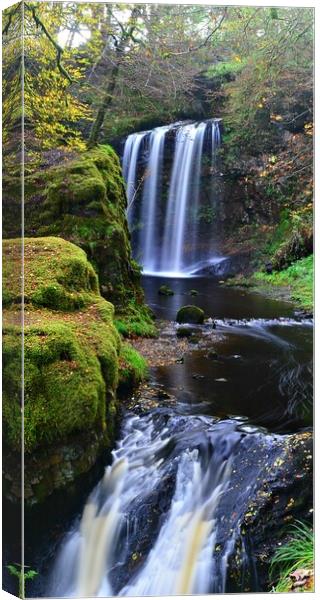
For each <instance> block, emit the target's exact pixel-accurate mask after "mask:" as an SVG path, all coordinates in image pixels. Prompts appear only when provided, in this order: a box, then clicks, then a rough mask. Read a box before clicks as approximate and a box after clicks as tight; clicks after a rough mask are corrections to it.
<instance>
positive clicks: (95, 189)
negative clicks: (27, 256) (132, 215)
mask: <svg viewBox="0 0 320 600" xmlns="http://www.w3.org/2000/svg"><path fill="white" fill-rule="evenodd" d="M17 183H19V179H18V178H17V177H10V176H8V177H6V178H5V193H4V214H5V219H4V228H3V235H4V237H5V238H14V237H19V236H20V234H21V231H20V221H19V219H17V217H16V215H17V211H19V207H20V202H21V199H20V191H19V186H18V185H17ZM126 205H127V199H126V194H125V188H124V181H123V178H122V172H121V165H120V161H119V158H118V156H117V154H116V153H115V152H114V150H113V149H112V148H111V147H110V146H103V145H101V146H98V147H97V148H94V149H92V150H90V151H87V152H83V153H82V154H79V155H78V156H77V157H76V158H73V159H72V160H67V161H64V162H63V164H61V165H59V166H54V167H51V168H47V169H44V170H41V171H38V172H36V173H33V174H30V175H27V176H26V178H25V235H26V236H28V237H33V238H34V237H44V236H58V237H61V238H63V239H66V240H68V241H71V242H73V243H74V244H76V245H77V246H79V247H80V248H82V249H83V250H85V252H86V254H87V256H88V258H89V261H90V262H91V264H92V265H93V267H94V269H95V270H96V271H97V273H98V276H99V281H100V285H101V290H102V293H103V296H104V297H105V298H106V299H107V300H109V301H110V302H112V303H113V304H114V305H115V306H116V308H118V307H119V308H121V309H123V308H124V307H125V306H126V304H127V303H128V302H130V301H131V300H135V301H136V302H137V303H138V304H143V302H144V295H143V291H142V288H141V285H140V276H141V269H140V267H139V265H137V263H136V262H135V261H134V260H133V259H132V255H131V247H130V234H129V230H128V224H127V217H126ZM59 291H61V290H58V295H59ZM47 293H48V295H49V302H51V301H53V303H55V302H56V299H55V296H56V290H52V289H49V290H48V291H47ZM41 302H42V298H41Z"/></svg>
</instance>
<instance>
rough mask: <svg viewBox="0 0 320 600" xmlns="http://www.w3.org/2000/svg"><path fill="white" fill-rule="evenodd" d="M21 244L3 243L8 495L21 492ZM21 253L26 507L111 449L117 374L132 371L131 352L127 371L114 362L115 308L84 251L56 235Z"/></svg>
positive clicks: (28, 242) (118, 349)
mask: <svg viewBox="0 0 320 600" xmlns="http://www.w3.org/2000/svg"><path fill="white" fill-rule="evenodd" d="M20 248H21V240H19V239H16V240H5V241H4V284H5V290H6V293H5V295H4V318H3V324H4V338H3V339H4V348H3V352H4V359H3V380H4V398H3V419H4V423H3V433H4V445H5V461H4V466H5V475H4V481H5V485H4V491H5V495H6V497H8V498H9V499H11V500H17V499H18V498H19V495H20V493H21V490H20V489H19V482H18V481H17V479H19V472H18V471H19V469H17V468H16V465H17V464H18V463H19V460H20V454H19V453H20V450H21V411H20V402H21V373H20V369H21V322H20V319H21V312H20V310H19V302H20V297H21V289H20V285H21V284H20V277H19V275H20V272H19V269H20V260H19V258H20V252H21V250H20ZM24 257H25V281H24V295H25V298H24V299H25V310H24V322H25V327H24V452H25V490H24V491H25V498H26V502H27V504H31V505H32V504H35V503H37V502H40V501H42V500H44V499H45V498H46V497H47V496H49V495H50V494H51V493H52V492H53V491H54V490H56V489H59V488H63V487H64V486H66V485H67V484H68V483H70V482H72V481H73V480H74V479H76V478H77V477H78V476H79V475H81V474H83V473H85V472H87V471H88V470H89V469H90V468H91V467H92V466H93V464H94V463H95V461H96V460H97V457H98V456H99V454H101V452H102V450H103V449H105V448H108V447H110V446H111V443H112V442H113V436H114V423H115V413H116V391H117V386H118V381H119V372H120V371H121V377H122V380H126V378H130V377H133V375H136V373H135V372H134V371H133V369H132V365H131V364H130V358H131V357H130V354H129V356H128V350H127V353H126V362H125V363H124V366H125V369H126V371H124V367H122V366H121V365H120V355H121V353H122V346H121V340H120V336H119V334H118V332H117V331H116V329H115V326H114V323H113V315H114V307H113V305H112V304H110V303H109V302H107V301H106V300H105V299H104V298H102V296H101V295H100V292H99V284H98V277H97V275H96V273H95V271H94V269H93V266H92V264H91V263H90V262H89V261H88V259H87V257H86V254H85V252H84V251H83V250H81V249H80V248H78V247H77V246H75V245H73V244H71V243H70V242H67V241H65V240H62V239H61V238H54V237H46V238H25V244H24ZM133 352H134V351H133ZM135 355H137V353H135ZM140 358H141V357H140ZM134 359H135V360H136V362H137V361H139V356H138V357H137V356H134ZM141 360H142V359H141ZM131 362H132V361H131ZM138 366H139V364H138ZM119 367H120V368H119ZM140 370H141V368H140ZM138 376H139V373H138V374H137V375H136V378H138Z"/></svg>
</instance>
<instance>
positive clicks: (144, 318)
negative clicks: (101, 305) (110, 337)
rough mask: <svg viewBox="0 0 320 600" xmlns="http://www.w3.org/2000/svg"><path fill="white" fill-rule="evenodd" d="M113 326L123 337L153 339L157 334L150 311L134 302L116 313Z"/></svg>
mask: <svg viewBox="0 0 320 600" xmlns="http://www.w3.org/2000/svg"><path fill="white" fill-rule="evenodd" d="M114 324H115V326H116V328H117V330H118V332H119V333H121V335H123V336H124V337H132V336H143V337H155V336H156V335H157V332H158V330H157V328H156V326H155V324H154V320H153V315H152V313H151V310H150V309H149V308H148V307H147V306H145V305H144V304H141V305H139V304H137V303H136V302H135V301H134V300H131V301H130V302H129V303H128V305H127V306H126V307H125V309H124V310H122V311H116V316H115V320H114Z"/></svg>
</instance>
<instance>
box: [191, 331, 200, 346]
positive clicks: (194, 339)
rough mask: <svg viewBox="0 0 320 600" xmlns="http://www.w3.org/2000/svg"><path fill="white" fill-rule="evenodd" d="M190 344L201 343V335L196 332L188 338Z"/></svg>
mask: <svg viewBox="0 0 320 600" xmlns="http://www.w3.org/2000/svg"><path fill="white" fill-rule="evenodd" d="M188 342H189V344H199V342H200V337H199V336H198V335H195V334H194V333H193V334H192V335H191V337H189V339H188Z"/></svg>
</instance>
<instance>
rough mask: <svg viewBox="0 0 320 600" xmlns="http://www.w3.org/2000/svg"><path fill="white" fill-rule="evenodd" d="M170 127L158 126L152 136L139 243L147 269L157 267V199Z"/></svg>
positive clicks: (159, 195) (159, 194) (150, 269)
mask: <svg viewBox="0 0 320 600" xmlns="http://www.w3.org/2000/svg"><path fill="white" fill-rule="evenodd" d="M168 129H169V127H157V128H156V129H154V130H153V131H152V133H151V136H150V151H149V160H148V167H147V172H146V174H145V184H144V188H143V197H142V207H141V214H142V215H143V217H144V222H145V228H144V229H142V230H141V231H140V238H141V239H140V243H139V247H140V249H141V252H142V256H143V266H144V269H145V270H146V271H154V270H155V268H156V260H157V245H156V243H155V240H156V239H157V238H158V237H159V223H158V220H157V201H158V199H159V197H161V175H162V167H163V150H164V142H165V135H166V133H167V131H168Z"/></svg>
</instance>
